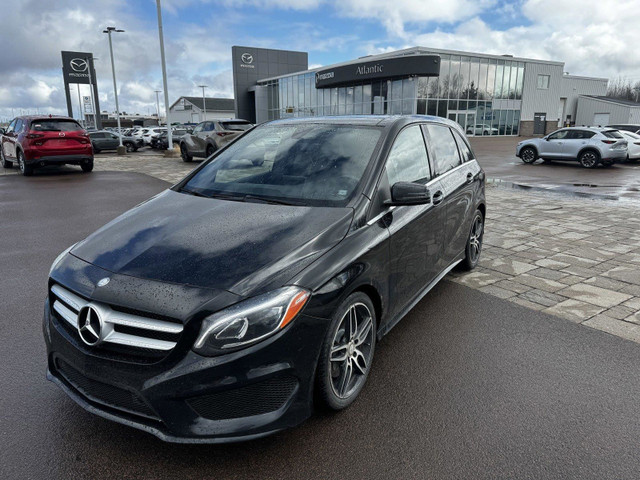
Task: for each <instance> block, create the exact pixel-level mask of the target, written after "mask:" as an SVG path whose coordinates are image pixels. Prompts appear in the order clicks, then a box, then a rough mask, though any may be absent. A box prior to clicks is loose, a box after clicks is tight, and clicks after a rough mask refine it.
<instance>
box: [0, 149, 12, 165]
mask: <svg viewBox="0 0 640 480" xmlns="http://www.w3.org/2000/svg"><path fill="white" fill-rule="evenodd" d="M0 158H1V159H2V166H3V167H4V168H11V167H13V162H10V161H9V160H7V159H6V158H5V156H4V150H3V149H2V145H0Z"/></svg>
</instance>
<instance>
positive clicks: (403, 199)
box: [385, 182, 431, 206]
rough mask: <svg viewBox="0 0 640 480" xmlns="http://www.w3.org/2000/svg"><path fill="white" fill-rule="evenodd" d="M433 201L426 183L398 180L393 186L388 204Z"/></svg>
mask: <svg viewBox="0 0 640 480" xmlns="http://www.w3.org/2000/svg"><path fill="white" fill-rule="evenodd" d="M427 203H431V193H430V192H429V189H428V188H427V186H426V185H423V184H421V183H412V182H398V183H395V184H393V186H392V187H391V200H388V201H387V202H385V204H386V205H394V206H400V205H424V204H427Z"/></svg>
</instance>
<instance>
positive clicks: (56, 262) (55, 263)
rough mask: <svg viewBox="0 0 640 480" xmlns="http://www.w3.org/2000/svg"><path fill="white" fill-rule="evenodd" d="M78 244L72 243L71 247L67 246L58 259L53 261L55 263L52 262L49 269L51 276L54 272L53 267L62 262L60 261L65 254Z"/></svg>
mask: <svg viewBox="0 0 640 480" xmlns="http://www.w3.org/2000/svg"><path fill="white" fill-rule="evenodd" d="M76 245H77V243H74V244H73V245H71V246H70V247H69V248H67V249H66V250H65V251H64V252H62V253H61V254H60V255H58V256H57V257H56V259H55V260H54V261H53V263H52V264H51V268H50V269H49V276H51V272H53V269H54V268H56V266H57V265H58V264H59V263H60V261H61V260H62V259H63V258H64V256H65V255H66V254H67V253H69V252H70V251H71V249H72V248H73V247H75V246H76Z"/></svg>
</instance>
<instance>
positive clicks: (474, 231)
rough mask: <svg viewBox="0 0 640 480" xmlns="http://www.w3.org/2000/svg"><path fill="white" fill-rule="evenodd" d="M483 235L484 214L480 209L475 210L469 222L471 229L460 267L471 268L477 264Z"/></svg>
mask: <svg viewBox="0 0 640 480" xmlns="http://www.w3.org/2000/svg"><path fill="white" fill-rule="evenodd" d="M483 237H484V216H483V215H482V212H481V211H480V210H476V214H475V215H474V216H473V222H472V223H471V231H470V232H469V238H468V239H467V246H466V247H465V250H464V253H465V257H464V260H463V261H462V268H464V269H465V270H473V269H474V268H476V266H477V265H478V261H479V260H480V253H481V252H482V239H483Z"/></svg>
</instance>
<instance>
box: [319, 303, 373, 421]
mask: <svg viewBox="0 0 640 480" xmlns="http://www.w3.org/2000/svg"><path fill="white" fill-rule="evenodd" d="M352 309H354V310H352ZM352 311H353V312H355V314H356V322H355V325H356V328H355V332H353V331H352V327H351V326H350V325H352V324H351V322H350V321H349V320H350V318H352V317H350V314H351V312H352ZM359 316H360V318H358V317H359ZM368 320H370V322H369V321H368ZM376 325H377V319H376V311H375V308H374V306H373V302H372V301H371V299H370V298H369V296H368V295H366V294H364V293H363V292H355V293H352V294H351V295H349V296H348V297H347V298H346V299H345V300H344V301H343V302H342V303H341V304H340V305H339V306H338V308H336V311H335V312H334V314H333V317H332V319H331V324H330V326H329V329H328V331H327V334H326V336H325V339H324V342H323V344H322V350H321V351H320V359H319V360H318V369H317V372H316V394H317V399H318V402H319V403H320V405H321V406H323V407H324V408H326V409H329V410H336V411H337V410H342V409H344V408H347V407H348V406H349V405H351V404H352V403H353V402H354V401H355V399H356V398H357V396H358V395H359V393H360V392H361V391H362V389H363V387H364V385H365V383H366V381H367V378H368V376H369V372H370V371H371V365H372V361H373V355H374V353H375V347H376ZM359 328H361V329H360V330H359ZM349 338H351V340H349ZM336 343H337V344H338V346H334V345H335V344H336ZM332 350H333V356H334V358H333V360H332V358H331V357H332V355H331V353H332ZM343 355H344V359H343V358H340V357H341V356H343ZM348 372H349V373H348ZM347 373H348V375H347Z"/></svg>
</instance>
